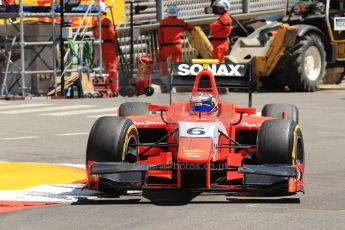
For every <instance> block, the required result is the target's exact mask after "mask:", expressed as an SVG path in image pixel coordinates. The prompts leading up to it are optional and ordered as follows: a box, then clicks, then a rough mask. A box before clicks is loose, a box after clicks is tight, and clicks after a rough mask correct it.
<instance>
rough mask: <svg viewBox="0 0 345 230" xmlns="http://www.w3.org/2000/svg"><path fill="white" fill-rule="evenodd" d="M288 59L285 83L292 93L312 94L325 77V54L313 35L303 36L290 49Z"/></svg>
mask: <svg viewBox="0 0 345 230" xmlns="http://www.w3.org/2000/svg"><path fill="white" fill-rule="evenodd" d="M290 55H291V56H290V57H289V58H288V64H289V66H288V70H289V75H288V76H287V79H286V82H287V85H288V86H289V88H290V90H292V91H305V92H314V91H316V90H318V88H319V85H320V83H321V81H322V79H323V77H324V76H325V71H326V52H325V49H324V47H323V44H322V41H321V39H320V38H319V37H318V36H317V35H315V34H309V35H306V36H304V37H303V38H302V39H300V40H299V41H298V43H297V44H296V45H295V46H294V48H293V49H292V52H291V54H290Z"/></svg>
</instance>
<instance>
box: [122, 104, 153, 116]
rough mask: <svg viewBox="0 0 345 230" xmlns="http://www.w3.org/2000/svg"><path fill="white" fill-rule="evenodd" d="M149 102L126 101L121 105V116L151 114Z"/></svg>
mask: <svg viewBox="0 0 345 230" xmlns="http://www.w3.org/2000/svg"><path fill="white" fill-rule="evenodd" d="M149 104H150V103H147V102H125V103H122V104H121V105H120V107H119V116H120V117H128V116H136V115H147V114H149V110H148V105H149Z"/></svg>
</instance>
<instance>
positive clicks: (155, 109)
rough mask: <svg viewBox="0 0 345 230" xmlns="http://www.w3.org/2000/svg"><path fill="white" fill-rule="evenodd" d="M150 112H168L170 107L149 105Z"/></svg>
mask: <svg viewBox="0 0 345 230" xmlns="http://www.w3.org/2000/svg"><path fill="white" fill-rule="evenodd" d="M147 108H148V110H149V111H150V112H159V111H165V112H166V111H168V109H169V106H168V105H157V104H149V105H148V107H147Z"/></svg>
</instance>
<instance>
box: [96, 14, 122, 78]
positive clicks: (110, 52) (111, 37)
mask: <svg viewBox="0 0 345 230" xmlns="http://www.w3.org/2000/svg"><path fill="white" fill-rule="evenodd" d="M97 25H98V20H97V18H94V19H93V22H92V33H93V36H94V37H95V38H96V39H98V38H99V36H98V27H97ZM101 25H102V40H103V43H102V57H103V61H104V62H105V64H106V71H107V72H108V73H109V71H110V70H116V71H117V66H118V64H119V59H118V57H117V50H116V46H115V44H116V43H115V42H116V36H117V35H116V31H115V30H114V25H113V23H112V22H111V21H110V20H109V19H108V18H107V17H106V16H105V15H102V17H101ZM109 76H111V75H110V74H109Z"/></svg>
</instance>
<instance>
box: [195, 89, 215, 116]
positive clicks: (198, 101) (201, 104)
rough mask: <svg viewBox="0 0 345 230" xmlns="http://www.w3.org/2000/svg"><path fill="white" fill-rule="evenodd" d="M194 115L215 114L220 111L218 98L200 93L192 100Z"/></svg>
mask: <svg viewBox="0 0 345 230" xmlns="http://www.w3.org/2000/svg"><path fill="white" fill-rule="evenodd" d="M190 105H191V110H192V112H193V113H200V112H201V113H214V112H217V111H218V102H217V98H216V97H215V96H213V95H212V94H208V93H205V92H198V93H196V94H194V95H193V96H192V98H191V99H190Z"/></svg>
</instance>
